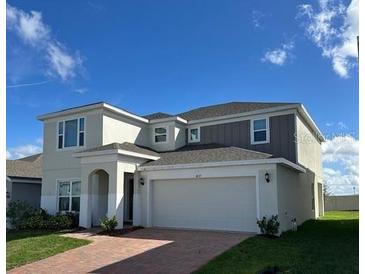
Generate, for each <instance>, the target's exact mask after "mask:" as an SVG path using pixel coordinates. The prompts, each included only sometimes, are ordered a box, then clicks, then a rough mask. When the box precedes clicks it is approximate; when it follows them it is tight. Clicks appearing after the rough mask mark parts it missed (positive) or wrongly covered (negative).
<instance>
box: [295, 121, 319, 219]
mask: <svg viewBox="0 0 365 274" xmlns="http://www.w3.org/2000/svg"><path fill="white" fill-rule="evenodd" d="M296 129H297V131H296V144H297V146H296V148H297V161H298V163H299V164H301V165H303V166H304V167H305V168H307V171H308V172H307V174H306V175H301V176H300V180H304V181H306V180H309V181H308V183H309V182H313V183H314V195H315V199H314V200H315V211H314V217H315V218H318V217H319V216H320V210H319V206H320V203H319V199H323V197H319V194H320V193H319V191H318V183H321V182H322V181H323V175H322V174H323V170H322V151H321V143H320V141H319V139H318V138H317V136H316V134H315V133H314V132H313V131H312V130H311V129H310V127H309V126H308V125H307V123H305V122H304V120H303V119H302V118H301V117H300V116H298V115H297V116H296ZM313 176H314V177H313ZM303 183H304V182H303Z"/></svg>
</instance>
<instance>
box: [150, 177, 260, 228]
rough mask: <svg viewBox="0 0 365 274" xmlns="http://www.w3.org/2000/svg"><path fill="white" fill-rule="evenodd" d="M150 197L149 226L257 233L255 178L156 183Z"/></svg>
mask: <svg viewBox="0 0 365 274" xmlns="http://www.w3.org/2000/svg"><path fill="white" fill-rule="evenodd" d="M152 193H153V194H152V195H153V198H152V223H153V226H158V227H175V228H193V229H214V230H228V231H251V232H256V231H257V225H256V185H255V177H240V178H219V179H192V180H161V181H158V180H157V181H153V184H152Z"/></svg>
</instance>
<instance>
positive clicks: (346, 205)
mask: <svg viewBox="0 0 365 274" xmlns="http://www.w3.org/2000/svg"><path fill="white" fill-rule="evenodd" d="M324 210H325V211H330V210H359V195H348V196H327V197H325V198H324Z"/></svg>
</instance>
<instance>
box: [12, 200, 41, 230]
mask: <svg viewBox="0 0 365 274" xmlns="http://www.w3.org/2000/svg"><path fill="white" fill-rule="evenodd" d="M35 212H36V210H35V209H34V208H33V207H32V206H30V205H29V204H28V203H26V202H21V201H12V202H10V203H9V204H8V207H7V209H6V217H7V218H8V219H9V222H10V224H11V226H12V227H13V228H15V229H21V227H22V226H23V225H24V223H25V222H26V221H27V220H28V219H29V218H30V217H31V216H33V215H34V214H35Z"/></svg>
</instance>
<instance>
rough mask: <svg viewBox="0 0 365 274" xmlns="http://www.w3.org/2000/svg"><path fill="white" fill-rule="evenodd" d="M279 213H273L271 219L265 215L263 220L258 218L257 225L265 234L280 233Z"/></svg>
mask: <svg viewBox="0 0 365 274" xmlns="http://www.w3.org/2000/svg"><path fill="white" fill-rule="evenodd" d="M278 219H279V216H278V215H272V216H271V218H270V219H267V218H266V217H263V218H262V220H257V225H258V226H259V228H260V231H261V233H262V234H264V235H271V236H273V235H277V234H278V233H279V227H280V223H279V221H278Z"/></svg>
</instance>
